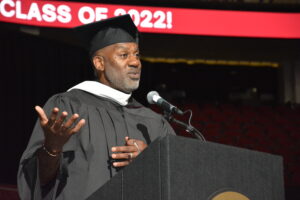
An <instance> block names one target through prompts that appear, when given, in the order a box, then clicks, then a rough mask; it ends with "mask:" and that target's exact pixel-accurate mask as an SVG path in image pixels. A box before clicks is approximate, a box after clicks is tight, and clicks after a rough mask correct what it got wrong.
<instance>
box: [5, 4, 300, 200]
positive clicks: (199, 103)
mask: <svg viewBox="0 0 300 200" xmlns="http://www.w3.org/2000/svg"><path fill="white" fill-rule="evenodd" d="M74 2H75V1H74ZM77 2H80V1H77ZM82 2H83V1H81V3H82ZM88 2H89V3H100V4H108V3H109V4H122V5H125V4H126V5H127V6H134V5H138V6H158V7H168V8H187V9H188V8H194V9H207V10H211V9H212V10H225V11H230V10H233V11H255V12H260V11H262V12H267V13H272V12H281V13H300V9H299V8H300V1H299V0H247V1H246V0H160V1H155V0H144V1H135V0H128V1H125V2H123V1H116V0H114V1H88ZM195 20H197V19H195ZM201 20H209V19H201ZM216 23H217V22H216ZM274 23H276V21H274ZM298 23H299V24H300V21H299V22H298ZM186 24H187V26H193V21H191V22H189V21H187V22H186ZM299 27H300V26H298V27H296V28H298V29H299ZM0 29H1V31H0V38H1V39H0V66H1V93H2V95H1V131H0V134H1V137H0V147H1V148H0V156H1V164H0V199H1V200H2V199H3V200H9V199H18V195H17V191H16V179H17V170H18V162H19V159H20V157H21V155H22V152H23V151H24V150H25V148H26V145H27V143H28V139H29V137H30V134H31V131H32V128H33V126H34V124H35V122H36V119H37V115H36V113H35V111H34V106H35V105H43V104H44V103H45V102H46V100H47V99H48V98H49V97H51V96H52V95H54V94H56V93H59V92H64V91H66V90H67V89H69V88H70V87H71V86H73V85H75V84H77V83H79V82H81V81H84V80H92V79H94V77H93V72H92V67H91V65H90V61H89V59H88V56H87V54H86V53H85V51H84V50H82V49H81V48H78V47H77V46H76V44H73V43H72V42H70V41H68V38H66V37H65V35H64V34H63V32H65V31H66V30H67V29H66V28H65V29H62V28H54V27H52V28H51V27H38V26H30V25H27V26H26V24H23V25H21V24H15V23H7V22H1V21H0ZM140 48H141V58H142V64H143V72H142V81H141V84H140V88H139V89H138V90H137V91H136V92H135V93H134V97H135V98H136V99H137V100H139V101H140V102H141V103H143V104H144V105H146V106H149V105H148V103H147V101H146V95H147V93H148V92H149V91H151V90H156V91H158V92H159V94H160V95H161V96H162V97H164V98H165V99H167V100H169V101H170V102H172V103H173V104H174V105H177V106H178V107H180V108H181V109H183V110H187V109H191V110H192V111H193V118H192V124H193V125H194V126H195V127H196V128H197V129H199V130H200V131H201V132H202V134H203V135H204V137H205V138H206V139H207V140H208V141H211V142H216V143H221V144H227V145H232V146H237V147H242V148H247V149H252V150H256V151H261V152H267V153H271V154H276V155H280V156H282V157H283V159H284V185H285V196H286V199H287V200H294V199H300V195H299V191H300V147H299V146H300V37H299V38H276V37H273V38H264V37H259V38H258V37H239V36H237V37H233V36H222V35H220V36H213V35H196V34H194V35H193V34H189V35H187V34H167V33H149V32H148V33H142V39H141V41H140ZM151 108H152V109H154V110H155V111H157V112H161V111H160V109H159V108H157V107H155V106H151ZM181 119H182V120H185V121H186V120H188V116H184V117H182V118H181ZM174 128H175V130H176V131H177V132H178V134H180V135H183V136H186V137H191V136H190V135H189V134H188V133H186V132H185V131H184V130H182V129H181V128H180V127H177V126H175V125H174ZM254 184H255V183H254Z"/></svg>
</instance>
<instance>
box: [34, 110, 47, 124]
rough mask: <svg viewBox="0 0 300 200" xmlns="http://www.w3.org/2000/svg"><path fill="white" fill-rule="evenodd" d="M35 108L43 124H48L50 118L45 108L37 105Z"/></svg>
mask: <svg viewBox="0 0 300 200" xmlns="http://www.w3.org/2000/svg"><path fill="white" fill-rule="evenodd" d="M34 108H35V111H36V112H37V114H38V117H39V119H40V122H41V124H42V125H46V124H47V122H48V118H47V116H46V114H45V112H44V110H43V109H42V108H41V107H40V106H35V107H34Z"/></svg>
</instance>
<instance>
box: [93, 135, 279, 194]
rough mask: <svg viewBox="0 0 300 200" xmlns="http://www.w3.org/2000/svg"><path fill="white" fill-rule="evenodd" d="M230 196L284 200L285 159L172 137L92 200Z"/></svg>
mask: <svg viewBox="0 0 300 200" xmlns="http://www.w3.org/2000/svg"><path fill="white" fill-rule="evenodd" d="M228 195H231V196H228ZM229 197H230V199H231V200H244V199H251V200H284V189H283V168H282V158H281V157H280V156H275V155H271V154H267V153H261V152H256V151H251V150H247V149H242V148H238V147H232V146H227V145H222V144H217V143H212V142H202V141H198V140H195V139H190V138H183V137H178V136H167V137H164V138H159V139H157V140H156V141H154V142H153V143H152V144H151V145H150V146H149V147H148V148H147V149H146V150H145V151H144V152H143V153H142V154H141V155H140V156H138V157H137V158H136V159H135V160H134V161H133V162H132V163H131V164H130V165H129V166H127V167H126V168H124V169H123V170H121V171H120V172H119V173H118V174H117V175H115V176H114V177H113V178H112V179H111V180H110V181H109V182H107V183H106V184H105V185H104V186H102V187H101V188H99V189H98V190H97V191H96V192H95V193H94V194H92V195H91V196H90V197H89V198H88V200H96V199H97V200H104V199H109V200H120V199H122V200H135V199H136V200H142V199H144V200H182V199H188V200H225V199H226V200H227V199H228V198H229Z"/></svg>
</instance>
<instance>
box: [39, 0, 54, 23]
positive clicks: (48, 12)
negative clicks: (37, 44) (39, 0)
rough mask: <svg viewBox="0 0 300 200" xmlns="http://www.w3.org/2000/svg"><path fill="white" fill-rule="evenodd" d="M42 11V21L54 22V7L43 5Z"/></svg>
mask: <svg viewBox="0 0 300 200" xmlns="http://www.w3.org/2000/svg"><path fill="white" fill-rule="evenodd" d="M42 10H43V13H44V14H43V15H42V17H43V19H44V20H45V21H46V22H54V21H55V20H56V13H55V10H56V8H55V6H54V5H52V4H45V5H44V6H43V8H42Z"/></svg>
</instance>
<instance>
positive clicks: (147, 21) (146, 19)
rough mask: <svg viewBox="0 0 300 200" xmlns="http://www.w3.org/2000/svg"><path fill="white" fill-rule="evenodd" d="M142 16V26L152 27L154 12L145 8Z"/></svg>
mask: <svg viewBox="0 0 300 200" xmlns="http://www.w3.org/2000/svg"><path fill="white" fill-rule="evenodd" d="M141 17H142V18H144V20H143V21H142V23H141V27H143V28H152V27H153V23H152V22H151V20H152V12H151V11H149V10H143V11H142V12H141Z"/></svg>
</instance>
